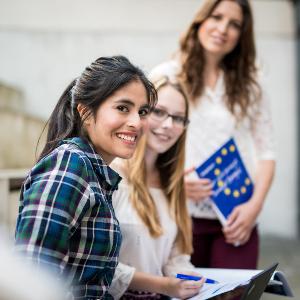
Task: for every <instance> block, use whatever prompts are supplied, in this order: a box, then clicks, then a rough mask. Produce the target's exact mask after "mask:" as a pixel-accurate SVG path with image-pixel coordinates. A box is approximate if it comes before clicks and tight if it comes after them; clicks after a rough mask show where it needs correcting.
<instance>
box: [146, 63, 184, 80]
mask: <svg viewBox="0 0 300 300" xmlns="http://www.w3.org/2000/svg"><path fill="white" fill-rule="evenodd" d="M180 69H181V68H180V64H179V62H178V61H177V60H169V61H166V62H163V63H161V64H159V65H157V66H155V67H154V68H153V69H152V70H151V71H150V73H149V78H150V80H152V81H155V79H156V78H158V77H161V76H167V77H169V78H170V80H172V81H176V76H177V75H178V74H179V72H180Z"/></svg>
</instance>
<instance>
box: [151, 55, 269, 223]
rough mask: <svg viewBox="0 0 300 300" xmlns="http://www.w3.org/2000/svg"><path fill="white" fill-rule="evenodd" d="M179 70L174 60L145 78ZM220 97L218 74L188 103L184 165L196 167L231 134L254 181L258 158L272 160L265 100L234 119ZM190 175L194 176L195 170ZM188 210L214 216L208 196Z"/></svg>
mask: <svg viewBox="0 0 300 300" xmlns="http://www.w3.org/2000/svg"><path fill="white" fill-rule="evenodd" d="M179 71H180V67H179V64H178V62H176V61H169V62H165V63H163V64H161V65H159V66H157V67H155V68H154V69H153V70H152V71H151V73H150V76H149V77H150V78H152V79H154V78H155V77H157V76H159V75H161V74H162V75H166V76H169V77H170V78H171V79H172V80H173V81H176V74H177V73H178V72H179ZM224 96H225V84H224V75H223V74H222V73H221V74H220V75H219V77H218V80H217V83H216V86H215V88H214V89H211V88H209V87H206V88H205V90H204V93H203V95H202V96H201V97H200V98H199V99H197V101H196V104H195V105H193V104H191V105H190V120H191V122H190V124H189V127H188V131H187V147H186V168H190V167H192V166H195V167H197V166H199V165H200V164H202V163H203V162H204V161H205V160H206V159H207V158H209V157H210V156H211V155H212V154H213V153H214V152H215V151H216V150H217V149H218V148H219V147H220V146H221V145H222V144H224V143H225V142H227V141H228V140H229V138H231V137H233V138H234V139H235V142H236V144H237V146H238V148H239V150H240V154H241V157H242V159H243V161H244V163H245V166H246V168H247V170H248V172H249V174H250V176H251V177H252V179H253V180H254V179H255V171H256V167H257V162H258V160H274V159H275V153H274V138H273V126H272V120H271V114H270V107H269V103H268V101H267V99H266V97H265V95H264V94H263V97H262V100H261V101H260V102H259V108H258V110H257V111H258V112H259V113H256V114H254V113H252V118H251V119H250V118H244V119H243V120H242V121H237V120H236V118H235V117H234V116H233V115H232V113H231V112H230V111H229V110H228V108H227V106H226V104H225V101H224ZM250 113H251V112H250ZM191 176H193V177H194V178H197V175H196V173H194V174H191ZM189 211H190V214H191V215H192V216H194V217H201V218H208V219H215V218H217V216H216V214H215V212H214V211H213V209H212V207H211V200H210V199H206V200H204V201H201V202H198V203H195V202H192V201H189Z"/></svg>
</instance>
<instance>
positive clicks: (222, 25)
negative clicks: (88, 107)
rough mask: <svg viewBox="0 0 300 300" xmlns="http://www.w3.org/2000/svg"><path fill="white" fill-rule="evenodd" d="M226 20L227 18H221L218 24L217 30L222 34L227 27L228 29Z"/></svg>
mask: <svg viewBox="0 0 300 300" xmlns="http://www.w3.org/2000/svg"><path fill="white" fill-rule="evenodd" d="M228 25H229V24H228V21H227V20H223V21H222V22H220V23H219V24H218V30H219V31H220V32H221V33H223V34H225V33H226V32H227V29H228Z"/></svg>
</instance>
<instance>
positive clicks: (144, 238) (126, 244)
mask: <svg viewBox="0 0 300 300" xmlns="http://www.w3.org/2000/svg"><path fill="white" fill-rule="evenodd" d="M118 171H119V170H118ZM122 177H123V178H124V176H122ZM150 193H151V196H152V197H153V200H154V202H155V205H156V207H157V210H158V214H159V218H160V221H161V225H162V227H163V229H164V233H163V234H162V235H161V236H160V237H158V238H153V237H152V236H151V235H150V233H149V231H148V228H147V227H146V226H145V225H144V223H143V222H142V220H141V219H140V217H139V216H138V214H137V212H136V210H135V208H134V207H133V205H132V204H131V201H130V199H129V186H128V184H127V182H126V180H124V179H123V180H122V182H121V184H119V189H118V191H116V192H115V193H114V194H113V206H114V209H115V213H116V217H117V219H118V220H119V223H120V227H121V232H122V236H123V240H122V246H121V250H120V256H119V261H120V263H119V265H118V267H117V268H116V272H115V275H114V278H113V281H112V285H111V287H110V293H111V294H112V296H113V297H114V299H118V298H120V296H121V295H122V294H123V293H124V292H125V291H126V290H127V288H128V285H129V283H130V281H131V280H132V277H133V275H134V272H135V270H137V271H140V272H146V273H150V274H153V275H158V276H163V275H165V276H174V274H175V273H176V272H177V271H178V272H179V271H180V272H183V270H190V269H192V268H194V267H193V265H192V264H191V263H190V262H189V260H190V256H189V255H183V254H181V253H179V251H178V249H177V247H176V245H175V239H176V235H177V225H176V223H175V221H174V220H173V219H172V218H171V216H170V214H169V209H168V204H167V199H166V197H165V195H164V193H163V191H162V190H161V189H158V188H150Z"/></svg>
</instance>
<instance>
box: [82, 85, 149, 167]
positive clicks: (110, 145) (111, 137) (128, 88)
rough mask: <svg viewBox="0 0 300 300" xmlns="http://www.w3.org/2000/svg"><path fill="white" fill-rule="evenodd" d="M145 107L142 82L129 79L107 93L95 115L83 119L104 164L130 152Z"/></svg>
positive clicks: (141, 126) (141, 127) (140, 128)
mask: <svg viewBox="0 0 300 300" xmlns="http://www.w3.org/2000/svg"><path fill="white" fill-rule="evenodd" d="M80 109H82V108H81V107H80V106H79V107H78V110H79V112H80ZM148 111H149V108H148V101H147V94H146V90H145V87H144V85H143V84H142V83H141V82H140V81H132V82H130V83H128V84H127V85H125V86H124V87H122V88H121V89H119V90H117V91H116V92H115V93H114V94H112V95H111V96H110V97H108V98H107V99H106V100H105V101H104V102H103V104H101V105H100V107H99V108H98V110H97V112H96V115H95V116H93V115H91V116H89V117H88V118H87V119H86V120H85V122H84V126H85V129H86V131H87V134H88V136H89V138H90V140H91V142H92V144H93V145H94V147H95V149H96V151H97V153H98V154H100V156H101V157H102V158H103V159H104V161H105V162H106V163H107V164H109V163H110V162H111V161H112V160H113V159H114V158H116V157H120V158H125V159H127V158H130V157H131V156H132V155H133V153H134V150H135V148H136V145H137V142H138V140H139V139H140V137H141V135H142V133H143V131H144V129H145V127H147V124H148V122H147V115H148Z"/></svg>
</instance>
